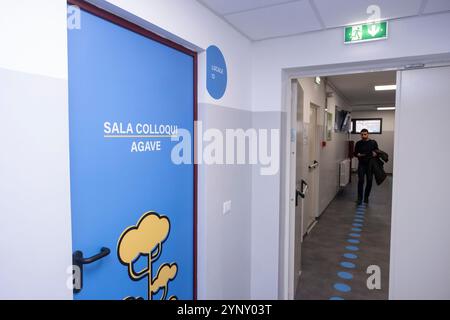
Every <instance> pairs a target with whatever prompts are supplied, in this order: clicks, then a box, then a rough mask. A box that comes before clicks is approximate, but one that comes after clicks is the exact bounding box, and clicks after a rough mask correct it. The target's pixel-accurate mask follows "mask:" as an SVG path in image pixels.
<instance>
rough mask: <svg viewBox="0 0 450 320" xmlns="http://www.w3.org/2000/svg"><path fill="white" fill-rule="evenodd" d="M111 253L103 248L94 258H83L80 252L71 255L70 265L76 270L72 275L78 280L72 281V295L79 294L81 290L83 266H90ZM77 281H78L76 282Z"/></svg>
mask: <svg viewBox="0 0 450 320" xmlns="http://www.w3.org/2000/svg"><path fill="white" fill-rule="evenodd" d="M110 253H111V250H110V249H109V248H106V247H103V248H101V249H100V252H99V253H98V254H96V255H95V256H92V257H90V258H84V257H83V252H82V251H75V252H74V253H73V255H72V264H73V267H74V269H75V267H76V268H77V269H78V270H74V275H75V276H77V277H78V279H74V288H73V293H79V292H80V291H81V289H83V265H85V264H91V263H93V262H95V261H98V260H100V259H103V258H104V257H106V256H108V255H109V254H110ZM77 280H78V281H77Z"/></svg>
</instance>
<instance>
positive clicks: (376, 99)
mask: <svg viewBox="0 0 450 320" xmlns="http://www.w3.org/2000/svg"><path fill="white" fill-rule="evenodd" d="M327 80H328V81H329V82H331V84H332V85H333V86H334V87H335V88H336V89H337V90H338V91H339V93H340V94H341V95H343V96H344V97H345V98H346V99H347V100H348V102H349V103H350V104H351V105H352V106H353V110H372V109H376V108H377V107H381V106H383V107H393V106H395V93H396V91H375V86H376V85H377V86H378V85H391V84H396V83H397V79H396V72H395V71H383V72H370V73H357V74H349V75H339V76H331V77H327Z"/></svg>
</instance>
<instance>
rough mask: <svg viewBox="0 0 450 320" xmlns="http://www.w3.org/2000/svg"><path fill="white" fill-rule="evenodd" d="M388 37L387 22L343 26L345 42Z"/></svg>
mask: <svg viewBox="0 0 450 320" xmlns="http://www.w3.org/2000/svg"><path fill="white" fill-rule="evenodd" d="M387 37H388V22H387V21H383V22H376V23H364V24H358V25H354V26H349V27H346V28H345V43H346V44H347V43H358V42H366V41H374V40H384V39H387Z"/></svg>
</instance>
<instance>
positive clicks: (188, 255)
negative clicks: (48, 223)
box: [68, 8, 196, 300]
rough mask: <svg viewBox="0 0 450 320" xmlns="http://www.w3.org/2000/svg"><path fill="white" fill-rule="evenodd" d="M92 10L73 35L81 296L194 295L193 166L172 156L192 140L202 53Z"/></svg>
mask: <svg viewBox="0 0 450 320" xmlns="http://www.w3.org/2000/svg"><path fill="white" fill-rule="evenodd" d="M85 9H86V8H84V9H83V10H81V20H80V22H81V23H80V27H81V28H80V29H73V30H69V31H68V49H69V116H70V118H69V124H70V169H71V202H72V238H73V251H74V253H73V257H74V275H75V277H74V279H75V280H74V284H75V290H74V291H75V293H74V298H75V299H149V300H155V299H158V300H159V299H163V300H170V299H193V298H194V294H195V293H194V290H195V289H194V287H195V284H194V282H195V276H194V274H195V265H194V263H195V257H194V256H195V243H194V241H195V240H194V239H195V237H194V233H195V231H194V228H195V226H194V221H195V218H194V217H195V212H194V196H195V194H194V193H195V187H194V185H195V181H194V176H195V175H194V165H193V159H191V161H190V163H185V164H182V165H177V164H174V162H173V161H172V159H171V152H172V149H173V148H174V146H176V145H177V144H179V143H180V141H177V137H178V139H180V138H179V133H180V130H181V129H184V130H187V131H188V132H190V133H191V136H192V137H193V126H194V109H195V105H194V104H195V102H194V101H195V100H194V99H195V97H194V85H195V83H194V81H195V80H194V66H195V59H196V57H195V54H189V53H186V52H184V51H183V50H179V48H174V47H173V46H170V45H166V44H162V43H160V42H158V41H156V40H153V39H151V38H149V37H147V36H144V35H141V34H140V33H137V32H134V30H133V29H132V28H129V26H127V28H125V27H123V26H121V23H118V22H117V21H120V19H119V20H115V21H114V23H113V22H110V20H109V19H105V17H106V16H103V17H102V18H101V17H100V16H102V14H104V12H102V11H95V12H94V11H92V10H93V9H90V10H85ZM99 12H100V14H99ZM94 13H95V14H94ZM131 30H133V31H131ZM183 137H184V136H183ZM185 145H186V144H185ZM192 145H193V143H192V144H191V146H189V148H192ZM192 149H193V148H192ZM188 151H190V153H187V154H189V155H191V157H192V158H193V150H184V152H188Z"/></svg>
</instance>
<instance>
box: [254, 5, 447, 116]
mask: <svg viewBox="0 0 450 320" xmlns="http://www.w3.org/2000/svg"><path fill="white" fill-rule="evenodd" d="M389 29H390V35H389V39H388V40H386V41H374V42H371V43H365V44H357V45H345V44H344V41H343V30H342V29H340V28H338V29H330V30H326V31H323V32H313V33H308V34H303V35H298V36H292V37H286V38H278V39H273V40H266V41H260V42H255V43H254V45H253V58H252V61H253V68H252V71H253V82H252V85H253V90H252V92H253V94H252V96H253V100H252V103H253V110H255V111H256V110H258V111H262V110H265V111H275V110H284V111H287V110H288V108H287V107H289V106H288V105H282V94H284V92H282V85H283V83H282V70H283V69H289V68H306V67H314V66H317V67H319V66H320V67H323V66H327V65H328V66H329V65H334V64H345V63H355V62H362V63H363V62H365V61H382V60H385V59H390V60H395V59H398V58H404V57H414V56H421V55H429V54H448V53H449V52H450V41H445V40H444V39H448V34H447V30H449V29H450V13H443V14H438V15H432V16H422V17H416V18H408V19H402V20H395V21H391V22H390V24H389ZM430 35H432V36H430ZM418 41H420V45H418Z"/></svg>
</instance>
